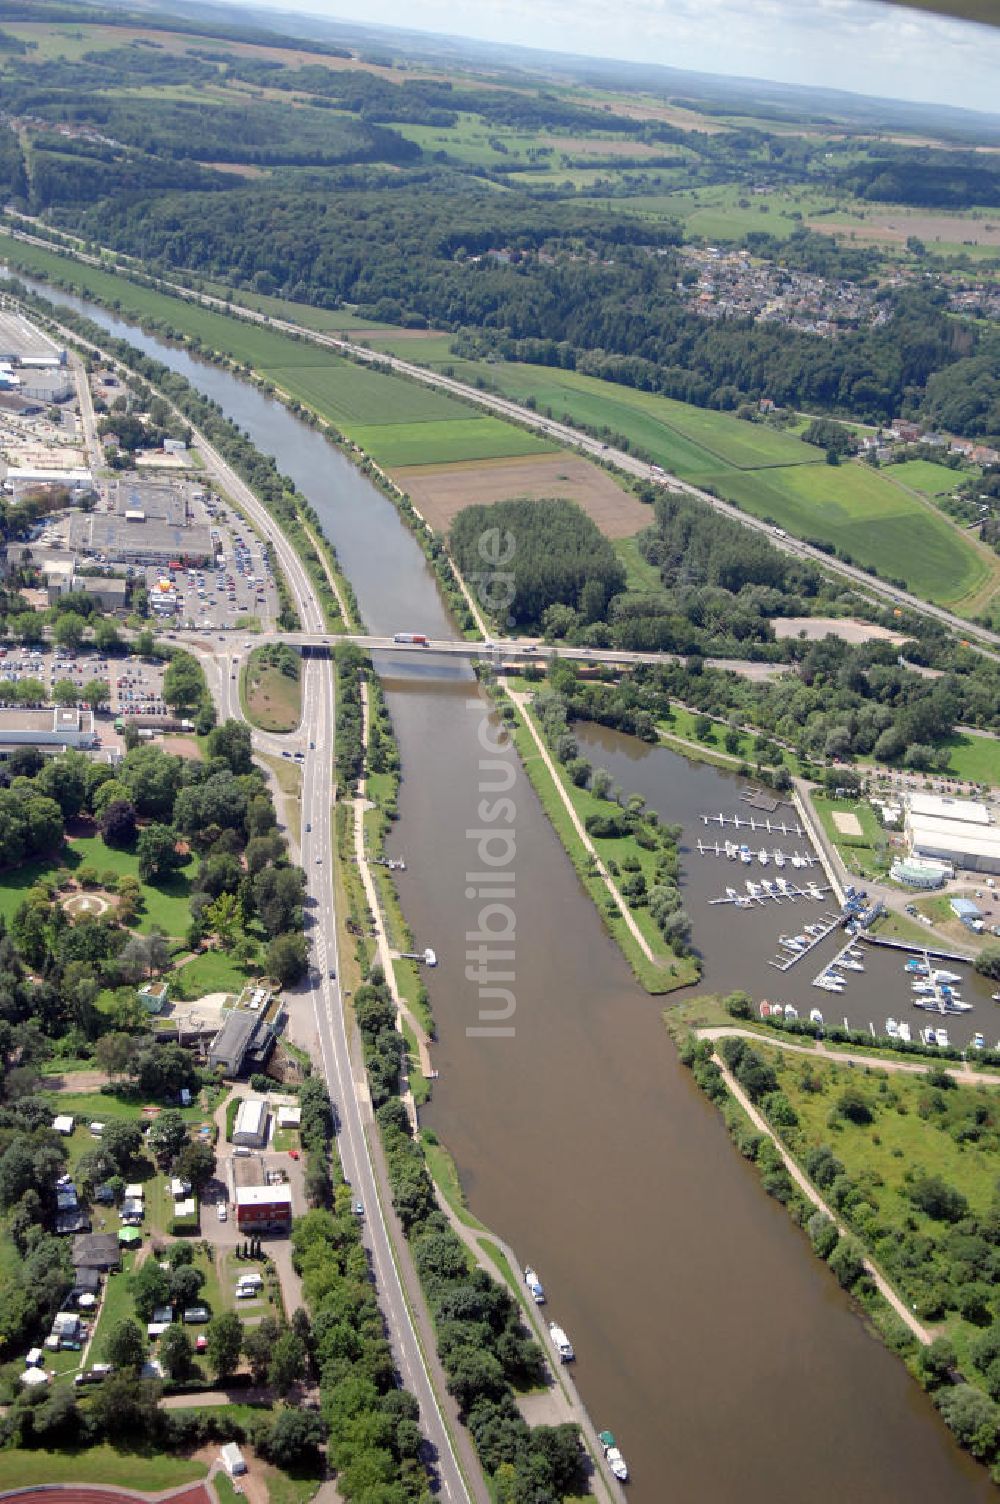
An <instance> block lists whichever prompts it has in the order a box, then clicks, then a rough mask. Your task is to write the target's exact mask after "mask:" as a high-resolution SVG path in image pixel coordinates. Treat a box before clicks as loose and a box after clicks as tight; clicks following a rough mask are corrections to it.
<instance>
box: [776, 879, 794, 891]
mask: <svg viewBox="0 0 1000 1504" xmlns="http://www.w3.org/2000/svg"><path fill="white" fill-rule="evenodd" d="M777 881H778V892H779V893H786V894H787V893H791V891H792V890H791V888H790V887H789V886H788V879H787V877H779V878H778V880H777Z"/></svg>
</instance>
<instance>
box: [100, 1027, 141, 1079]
mask: <svg viewBox="0 0 1000 1504" xmlns="http://www.w3.org/2000/svg"><path fill="white" fill-rule="evenodd" d="M138 1048H139V1045H138V1040H136V1039H134V1038H133V1037H132V1035H131V1034H102V1035H101V1037H100V1039H99V1040H98V1041H97V1043H96V1045H95V1046H94V1054H95V1055H96V1056H97V1063H98V1065H99V1066H100V1067H101V1070H103V1071H106V1072H107V1074H108V1076H110V1078H111V1080H112V1081H116V1080H120V1079H121V1078H122V1077H123V1076H127V1075H129V1074H130V1072H131V1070H132V1066H133V1064H134V1062H135V1057H136V1053H137V1051H138Z"/></svg>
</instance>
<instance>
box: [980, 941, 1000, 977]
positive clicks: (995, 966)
mask: <svg viewBox="0 0 1000 1504" xmlns="http://www.w3.org/2000/svg"><path fill="white" fill-rule="evenodd" d="M975 967H976V970H977V971H978V972H979V974H980V975H981V976H984V977H989V978H990V980H991V981H993V982H997V981H1000V945H984V946H983V948H982V950H981V951H980V952H979V955H978V956H977V957H976V960H975Z"/></svg>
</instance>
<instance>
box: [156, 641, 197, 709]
mask: <svg viewBox="0 0 1000 1504" xmlns="http://www.w3.org/2000/svg"><path fill="white" fill-rule="evenodd" d="M204 692H205V680H204V676H203V674H202V671H201V668H200V667H199V665H198V662H197V660H196V659H194V658H192V657H191V655H190V654H189V653H175V654H174V656H173V658H171V660H170V662H169V663H168V664H167V667H166V670H165V671H164V675H163V698H164V701H165V702H166V704H167V705H169V706H170V709H171V710H173V711H176V712H177V713H178V714H182V713H187V712H189V711H192V710H194V709H195V708H196V706H198V705H199V704H200V703H201V698H202V695H203V694H204Z"/></svg>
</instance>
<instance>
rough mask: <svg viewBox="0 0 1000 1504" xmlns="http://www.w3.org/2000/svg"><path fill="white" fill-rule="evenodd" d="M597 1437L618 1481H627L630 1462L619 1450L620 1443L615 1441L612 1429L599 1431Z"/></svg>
mask: <svg viewBox="0 0 1000 1504" xmlns="http://www.w3.org/2000/svg"><path fill="white" fill-rule="evenodd" d="M597 1439H598V1441H599V1442H600V1443H601V1447H602V1449H603V1452H604V1457H605V1461H606V1462H607V1464H608V1467H609V1468H610V1469H611V1471H612V1472H613V1473H614V1475H615V1477H616V1478H617V1479H618V1482H619V1483H627V1482H628V1464H627V1463H626V1461H625V1458H624V1457H623V1456H622V1454H621V1452H620V1451H619V1450H618V1443H617V1442H616V1441H615V1438H614V1436H613V1435H612V1433H611V1432H610V1431H599V1432H598V1434H597Z"/></svg>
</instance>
